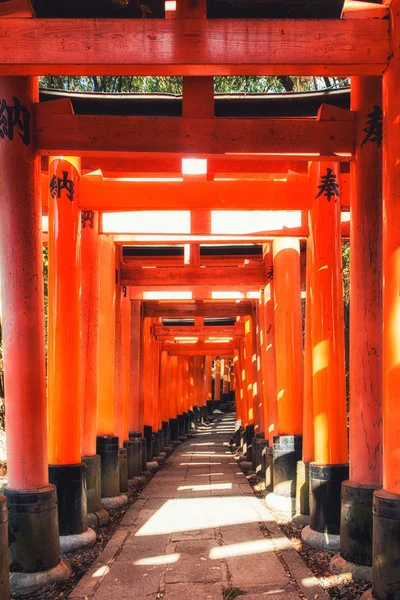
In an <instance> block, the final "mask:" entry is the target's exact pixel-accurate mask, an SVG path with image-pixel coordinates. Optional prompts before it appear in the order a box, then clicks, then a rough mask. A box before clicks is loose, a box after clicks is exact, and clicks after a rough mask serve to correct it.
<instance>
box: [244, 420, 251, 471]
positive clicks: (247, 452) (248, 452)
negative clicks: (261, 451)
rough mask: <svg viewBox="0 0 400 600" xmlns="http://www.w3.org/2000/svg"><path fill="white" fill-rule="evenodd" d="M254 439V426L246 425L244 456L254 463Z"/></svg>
mask: <svg viewBox="0 0 400 600" xmlns="http://www.w3.org/2000/svg"><path fill="white" fill-rule="evenodd" d="M253 438H254V425H246V429H245V432H244V445H243V454H245V455H246V459H247V460H248V461H249V462H253V448H252V445H251V443H252V441H253Z"/></svg>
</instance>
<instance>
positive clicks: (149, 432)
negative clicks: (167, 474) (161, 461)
mask: <svg viewBox="0 0 400 600" xmlns="http://www.w3.org/2000/svg"><path fill="white" fill-rule="evenodd" d="M143 437H144V438H145V440H146V442H147V460H148V461H151V460H152V459H153V456H154V450H153V443H154V438H153V428H152V426H151V425H145V426H144V427H143Z"/></svg>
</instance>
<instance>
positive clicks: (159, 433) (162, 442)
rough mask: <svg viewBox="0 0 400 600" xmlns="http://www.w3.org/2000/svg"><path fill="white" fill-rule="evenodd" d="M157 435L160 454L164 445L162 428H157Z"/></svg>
mask: <svg viewBox="0 0 400 600" xmlns="http://www.w3.org/2000/svg"><path fill="white" fill-rule="evenodd" d="M158 435H159V436H160V454H161V452H164V446H165V440H164V429H159V430H158Z"/></svg>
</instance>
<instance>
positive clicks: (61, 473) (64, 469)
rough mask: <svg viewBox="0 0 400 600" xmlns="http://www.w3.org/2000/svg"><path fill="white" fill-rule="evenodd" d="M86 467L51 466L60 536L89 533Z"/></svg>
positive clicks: (50, 473) (51, 481)
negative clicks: (55, 490)
mask: <svg viewBox="0 0 400 600" xmlns="http://www.w3.org/2000/svg"><path fill="white" fill-rule="evenodd" d="M85 471H86V465H85V463H83V462H81V463H78V464H76V465H49V480H50V483H52V484H54V485H55V486H56V488H57V500H58V523H59V528H60V536H72V535H79V534H81V533H85V532H86V531H87V528H88V525H87V499H86V484H85ZM54 566H55V565H54Z"/></svg>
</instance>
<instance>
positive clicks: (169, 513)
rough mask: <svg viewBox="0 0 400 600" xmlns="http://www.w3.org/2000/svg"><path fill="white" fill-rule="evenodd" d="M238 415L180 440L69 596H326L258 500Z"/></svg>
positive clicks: (280, 599) (111, 599)
mask: <svg viewBox="0 0 400 600" xmlns="http://www.w3.org/2000/svg"><path fill="white" fill-rule="evenodd" d="M233 419H234V417H232V416H231V415H229V416H225V417H224V418H223V419H222V420H221V421H219V422H218V423H215V424H213V425H211V426H208V427H205V428H204V429H202V430H201V431H199V432H198V433H197V435H196V436H195V437H192V438H191V439H189V440H188V441H187V442H185V443H183V444H182V445H181V446H180V447H179V448H178V449H177V450H176V451H175V453H174V454H173V455H172V456H171V457H170V459H169V460H168V464H167V465H166V466H165V467H164V468H163V469H162V470H161V471H160V472H159V473H157V474H156V475H155V477H153V479H152V480H151V482H150V483H149V485H148V486H147V487H146V488H145V490H144V491H143V492H142V494H141V495H140V497H139V498H138V500H137V501H136V503H135V504H134V505H133V506H132V507H131V508H130V510H129V511H128V512H127V514H126V515H125V517H124V519H123V520H122V522H121V525H120V527H119V529H118V531H117V532H116V533H115V535H114V536H113V538H112V539H111V541H110V542H109V544H108V546H107V547H106V549H105V551H104V552H103V554H102V555H101V556H100V557H99V559H98V560H97V562H96V564H95V565H94V566H93V567H92V569H91V571H90V572H89V573H87V574H86V575H85V577H84V578H83V579H82V580H81V582H80V583H79V585H78V586H77V587H76V588H75V590H74V592H72V594H71V595H70V598H71V599H72V598H74V599H78V598H79V599H84V598H85V597H86V598H90V599H91V598H93V599H94V600H123V599H124V600H125V599H129V598H132V599H133V598H135V599H138V600H141V599H142V598H151V599H156V598H164V599H165V600H186V599H189V600H205V599H210V600H214V599H215V600H221V599H222V598H223V595H222V590H223V588H229V587H230V586H233V587H237V588H239V589H240V590H243V591H244V592H247V593H246V595H245V596H244V598H246V599H247V600H255V599H256V598H264V597H265V598H266V599H268V600H284V599H285V600H297V599H299V598H309V599H310V600H311V599H314V598H318V599H319V600H320V599H323V598H328V596H327V595H326V594H325V592H324V591H323V590H322V588H320V587H319V585H318V583H317V581H316V579H315V578H314V577H313V576H312V574H311V573H310V572H309V570H308V569H307V567H306V566H305V565H304V563H303V562H302V560H301V559H300V557H299V556H298V554H297V553H296V551H295V550H294V548H293V547H292V545H291V544H290V542H289V541H288V540H287V538H286V537H285V536H284V535H283V533H282V532H281V531H280V529H279V528H278V527H277V526H276V524H275V522H274V521H273V520H272V517H271V514H270V513H269V511H268V510H266V508H265V507H264V506H263V504H262V502H261V501H260V500H258V499H257V498H256V497H255V496H254V494H253V492H252V490H251V488H250V486H249V484H248V483H247V481H246V479H245V477H244V475H243V474H242V472H241V471H240V469H239V468H238V466H237V463H236V461H235V460H234V459H233V457H232V454H231V452H230V450H229V447H228V442H229V439H230V437H231V436H232V433H233V429H234V420H233Z"/></svg>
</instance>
